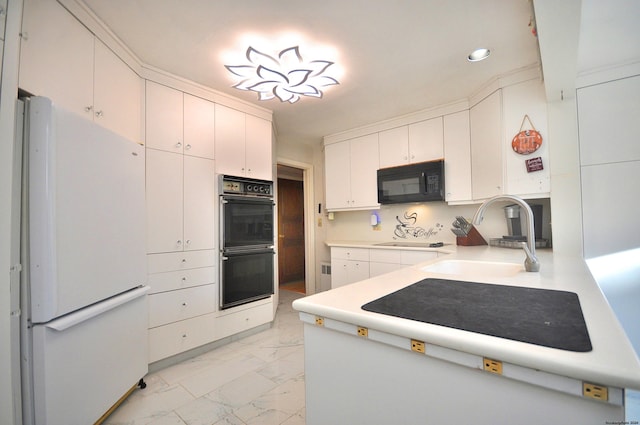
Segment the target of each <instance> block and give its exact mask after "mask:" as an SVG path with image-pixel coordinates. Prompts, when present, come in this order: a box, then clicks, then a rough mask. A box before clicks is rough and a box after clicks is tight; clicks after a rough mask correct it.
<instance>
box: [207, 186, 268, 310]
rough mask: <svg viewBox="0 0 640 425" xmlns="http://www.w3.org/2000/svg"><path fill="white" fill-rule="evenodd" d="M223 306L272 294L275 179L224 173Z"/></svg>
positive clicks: (222, 214)
mask: <svg viewBox="0 0 640 425" xmlns="http://www.w3.org/2000/svg"><path fill="white" fill-rule="evenodd" d="M219 178H220V192H219V194H220V308H222V309H225V308H230V307H235V306H238V305H241V304H246V303H249V302H252V301H257V300H260V299H263V298H268V297H269V296H271V295H272V294H273V287H274V275H273V272H274V254H275V251H274V239H273V236H274V234H273V228H274V205H275V204H274V201H273V182H271V181H267V180H255V179H247V178H243V177H234V176H228V175H221V176H219Z"/></svg>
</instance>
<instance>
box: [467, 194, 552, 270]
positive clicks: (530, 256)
mask: <svg viewBox="0 0 640 425" xmlns="http://www.w3.org/2000/svg"><path fill="white" fill-rule="evenodd" d="M495 201H512V202H515V203H516V204H518V205H520V207H521V208H522V209H523V210H524V212H525V216H526V217H527V242H522V248H523V249H524V252H525V254H526V255H527V258H526V259H525V260H524V268H525V270H526V271H528V272H538V271H540V261H538V257H536V234H535V232H534V229H533V211H531V207H530V206H529V204H527V203H526V202H525V201H524V200H523V199H522V198H519V197H517V196H513V195H498V196H494V197H493V198H489V199H487V200H486V201H484V202H483V203H482V205H480V208H478V211H476V213H475V215H474V216H473V224H480V223H482V218H483V215H484V211H485V210H486V209H487V207H488V206H489V205H491V204H493V203H494V202H495Z"/></svg>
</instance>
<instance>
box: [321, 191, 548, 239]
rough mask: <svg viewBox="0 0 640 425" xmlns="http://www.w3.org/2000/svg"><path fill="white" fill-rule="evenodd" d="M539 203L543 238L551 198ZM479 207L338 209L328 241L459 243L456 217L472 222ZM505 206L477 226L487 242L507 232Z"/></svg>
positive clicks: (428, 205) (432, 205)
mask: <svg viewBox="0 0 640 425" xmlns="http://www.w3.org/2000/svg"><path fill="white" fill-rule="evenodd" d="M535 203H542V204H543V205H544V214H543V222H544V223H545V224H544V225H543V237H545V235H550V234H551V232H550V228H549V226H550V225H549V223H550V220H549V219H548V218H547V217H548V200H540V202H538V201H536V202H535ZM505 205H506V203H505ZM479 206H480V205H479V204H478V205H456V206H449V205H447V204H446V203H444V202H429V203H415V204H397V205H383V206H382V207H381V208H380V209H379V210H366V211H342V212H336V213H334V219H333V220H326V226H327V229H326V232H327V236H326V240H327V241H366V242H390V241H397V240H401V241H407V242H427V243H430V242H444V243H450V244H455V243H456V236H455V235H454V234H453V232H452V231H451V228H452V222H453V221H454V220H455V217H456V216H463V217H465V218H466V219H467V220H469V221H471V219H472V218H473V215H474V214H475V212H476V210H477V209H478V207H479ZM501 206H502V205H500V204H496V205H493V206H491V207H489V208H488V210H487V211H486V212H485V216H484V220H483V221H482V224H480V225H478V226H477V229H478V231H479V232H480V234H481V235H482V236H483V237H484V238H485V240H487V242H488V241H489V239H490V238H499V237H502V236H503V235H506V234H507V222H506V220H505V217H504V211H503V210H502V208H501ZM372 214H376V215H377V217H378V218H379V222H380V224H379V225H378V226H375V227H374V226H372V225H371V215H372ZM326 218H327V217H325V219H326ZM546 237H548V236H546Z"/></svg>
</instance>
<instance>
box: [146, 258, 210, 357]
mask: <svg viewBox="0 0 640 425" xmlns="http://www.w3.org/2000/svg"><path fill="white" fill-rule="evenodd" d="M216 260H217V257H216V255H215V253H214V251H213V250H202V251H188V252H187V251H185V252H172V253H164V254H150V255H148V256H147V266H148V271H149V278H148V284H149V286H150V287H151V291H150V295H149V363H152V362H155V361H158V360H161V359H164V358H166V357H169V356H172V355H175V354H178V353H181V352H183V351H186V350H190V349H192V348H196V347H198V346H200V345H203V344H206V343H208V342H211V341H214V340H215V339H216V338H215V332H214V327H213V326H212V324H211V323H209V324H207V322H208V321H210V320H212V319H213V316H214V313H215V312H216V310H217V304H218V303H217V294H218V285H217V283H216V271H215V270H216V269H215V263H216ZM209 316H211V317H209Z"/></svg>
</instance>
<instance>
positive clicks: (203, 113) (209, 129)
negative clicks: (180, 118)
mask: <svg viewBox="0 0 640 425" xmlns="http://www.w3.org/2000/svg"><path fill="white" fill-rule="evenodd" d="M183 102H184V130H183V131H184V154H185V155H191V156H198V157H201V158H209V159H213V158H214V145H215V104H214V103H213V102H209V101H208V100H205V99H202V98H199V97H196V96H192V95H190V94H187V93H185V94H184V99H183Z"/></svg>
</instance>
